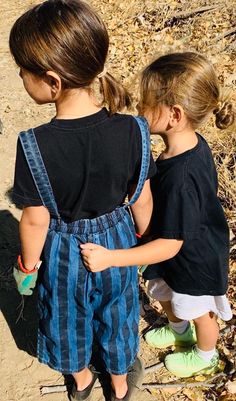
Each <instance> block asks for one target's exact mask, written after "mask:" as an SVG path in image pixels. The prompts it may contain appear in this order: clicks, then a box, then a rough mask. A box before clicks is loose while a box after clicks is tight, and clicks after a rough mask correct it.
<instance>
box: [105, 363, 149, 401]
mask: <svg viewBox="0 0 236 401" xmlns="http://www.w3.org/2000/svg"><path fill="white" fill-rule="evenodd" d="M143 377H144V367H143V363H142V360H141V359H140V358H139V357H137V358H136V360H135V362H134V364H133V365H132V366H131V368H130V369H129V370H128V374H127V384H128V391H127V393H126V395H125V396H124V397H123V398H116V396H115V393H114V391H112V392H111V400H110V401H131V400H132V398H133V395H135V393H136V392H137V390H138V389H139V388H140V387H141V385H142V382H143Z"/></svg>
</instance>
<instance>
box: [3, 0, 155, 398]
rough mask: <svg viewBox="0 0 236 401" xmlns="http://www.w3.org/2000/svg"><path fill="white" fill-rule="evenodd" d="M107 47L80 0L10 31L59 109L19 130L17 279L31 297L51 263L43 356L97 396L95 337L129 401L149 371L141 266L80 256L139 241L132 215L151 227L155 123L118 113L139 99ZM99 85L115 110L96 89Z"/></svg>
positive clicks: (33, 78)
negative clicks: (95, 247) (101, 267)
mask: <svg viewBox="0 0 236 401" xmlns="http://www.w3.org/2000/svg"><path fill="white" fill-rule="evenodd" d="M108 44H109V41H108V35H107V31H106V28H105V26H104V24H103V22H102V21H101V19H100V18H99V17H98V15H97V14H96V13H95V12H94V11H93V10H92V9H91V8H90V6H89V5H87V4H86V3H83V2H81V1H77V0H76V1H74V0H67V1H62V0H55V1H45V2H44V3H42V4H40V5H38V6H35V7H33V8H32V9H30V10H29V11H27V12H26V13H25V14H23V15H22V16H21V17H20V18H19V19H18V20H17V21H16V22H15V24H14V26H13V28H12V30H11V34H10V49H11V52H12V55H13V57H14V59H15V61H16V63H17V65H18V66H19V67H20V76H21V78H22V80H23V83H24V86H25V89H26V91H27V92H28V93H29V95H30V96H31V97H32V98H33V99H34V100H35V101H36V102H37V103H38V104H45V103H55V106H56V116H55V118H54V119H52V120H51V121H50V122H48V123H46V124H44V125H42V126H39V127H36V128H34V129H30V130H28V131H27V132H22V133H21V134H20V136H19V141H18V146H17V158H16V168H15V182H14V191H13V197H14V200H15V202H16V203H18V204H21V205H22V206H23V208H24V209H23V214H22V218H21V221H20V238H21V249H22V253H21V256H19V258H18V268H17V269H15V278H16V281H17V283H18V288H19V290H20V291H21V293H22V294H30V293H31V289H30V287H31V286H32V285H33V283H34V282H35V279H36V276H37V271H38V270H37V269H38V268H39V265H40V259H42V265H41V267H40V269H39V276H38V284H39V336H38V358H39V361H41V362H43V363H45V364H47V365H49V366H50V367H52V368H53V369H56V370H58V371H60V372H63V373H65V374H66V373H67V374H68V373H71V374H72V375H73V376H74V379H75V385H74V388H73V391H72V394H71V399H72V400H87V399H89V397H90V393H91V390H92V388H93V386H94V383H95V380H96V378H97V375H96V373H95V372H93V371H91V370H90V368H89V364H90V359H91V352H92V343H93V339H94V338H95V339H96V342H97V343H98V345H99V346H100V350H99V351H100V356H101V358H102V360H103V362H104V364H105V368H106V370H107V371H108V372H109V373H110V375H111V384H112V391H111V398H110V399H111V400H116V399H117V400H118V399H122V400H130V399H131V394H133V390H134V389H135V387H137V386H138V385H139V384H140V383H141V381H142V374H143V371H142V363H141V360H140V359H139V358H137V352H138V343H139V341H138V322H139V305H138V280H137V269H136V268H133V267H129V266H127V268H126V269H123V268H111V269H107V270H106V271H104V272H102V273H97V274H94V273H91V272H90V271H88V270H87V269H86V268H85V266H84V264H83V262H82V260H81V256H80V244H82V243H85V242H95V243H98V244H101V245H103V246H108V247H110V248H114V249H115V248H130V247H132V246H134V245H135V244H136V235H135V229H134V223H133V220H134V222H135V225H136V230H137V231H138V232H139V233H140V234H144V233H145V232H146V231H147V230H148V227H149V222H150V217H151V213H152V196H151V191H150V184H149V178H150V177H151V176H152V175H153V174H154V173H155V170H156V168H155V164H154V162H153V159H152V157H150V146H149V134H148V129H147V124H146V121H145V119H141V118H134V117H132V116H129V115H124V114H117V113H116V111H118V110H121V109H122V108H124V107H125V106H129V105H130V97H129V95H128V93H127V92H126V91H125V89H124V88H123V87H122V86H121V85H120V84H119V83H118V82H117V81H116V80H115V79H114V78H113V77H112V76H111V75H110V74H109V73H108V72H106V70H105V67H104V64H105V60H106V56H107V52H108ZM96 82H97V84H99V85H100V92H101V94H102V95H103V104H106V105H108V108H109V111H108V110H107V109H106V108H101V106H100V105H99V102H98V100H96V99H95V97H94V95H93V88H92V85H93V84H94V83H96ZM127 195H128V197H129V199H130V201H129V203H128V204H126V205H125V206H124V200H125V198H126V196H127ZM128 206H130V208H131V210H132V215H133V219H132V218H131V214H130V212H129V210H128V209H129V208H128ZM127 374H128V377H127Z"/></svg>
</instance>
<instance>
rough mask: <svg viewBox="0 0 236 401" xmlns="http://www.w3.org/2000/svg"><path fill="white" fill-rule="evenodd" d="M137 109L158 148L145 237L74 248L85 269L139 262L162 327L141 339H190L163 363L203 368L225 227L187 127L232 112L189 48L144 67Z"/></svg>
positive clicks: (224, 269) (222, 275)
mask: <svg viewBox="0 0 236 401" xmlns="http://www.w3.org/2000/svg"><path fill="white" fill-rule="evenodd" d="M139 107H140V112H141V114H144V115H145V117H146V118H147V119H148V121H149V125H150V129H151V132H152V133H153V134H159V135H160V136H161V137H162V138H163V141H164V143H165V146H166V148H165V150H164V151H163V152H162V153H161V155H160V156H159V158H158V159H157V161H156V167H157V173H156V175H155V177H154V178H153V180H152V192H153V196H154V212H153V218H152V223H153V224H152V235H153V238H154V240H153V241H151V242H149V243H147V244H145V245H141V246H139V247H136V248H134V249H130V250H115V251H111V250H104V249H103V248H101V247H99V246H96V245H92V244H86V245H81V248H82V249H83V251H82V253H83V257H84V261H85V264H86V266H87V267H88V268H89V269H90V270H92V271H93V272H95V271H100V270H103V269H105V268H106V267H107V266H108V265H109V266H110V265H111V264H113V265H114V266H116V265H118V266H122V265H125V264H129V265H130V264H140V265H149V266H147V267H146V270H145V268H144V269H143V270H144V273H143V274H144V277H145V278H146V279H148V280H149V289H148V291H149V294H150V295H151V296H152V297H153V298H156V299H158V300H159V301H160V303H161V305H162V306H163V308H164V310H165V312H166V314H167V317H168V319H169V324H168V325H167V326H165V327H162V328H159V329H153V330H150V331H149V332H148V333H147V334H146V336H145V338H146V341H147V342H148V344H150V345H151V346H154V347H157V348H164V347H168V346H170V345H183V346H189V345H193V344H195V343H197V344H196V345H195V346H194V347H193V348H191V349H190V350H188V351H186V352H177V353H174V354H171V355H168V356H167V357H166V359H165V365H166V367H167V369H169V371H170V372H172V373H173V374H175V375H176V376H179V377H189V376H192V375H195V374H198V373H200V372H202V373H210V372H213V371H215V370H217V368H218V360H219V356H218V352H217V351H216V348H215V346H216V342H217V339H218V333H219V329H218V324H217V321H216V316H217V315H218V316H220V317H221V318H222V319H224V320H229V319H231V317H232V313H231V310H230V306H229V302H228V300H227V298H226V295H225V294H226V290H227V276H228V257H229V232H228V226H227V223H226V219H225V216H224V213H223V209H222V207H221V205H220V201H219V199H218V197H217V174H216V168H215V165H214V161H213V158H212V154H211V151H210V149H209V147H208V145H207V143H206V141H205V140H204V139H203V137H202V136H201V135H199V134H198V133H196V131H195V130H196V128H197V127H199V125H200V124H201V123H203V122H204V121H205V120H206V118H207V117H208V116H209V115H210V113H212V112H213V113H214V114H215V117H216V125H217V127H218V128H220V129H223V128H226V127H228V126H230V125H231V124H233V122H234V119H235V113H234V111H233V108H232V104H231V103H230V102H229V101H228V100H227V99H226V98H225V97H224V96H223V94H221V93H220V88H219V84H218V81H217V77H216V74H215V71H214V69H213V67H212V65H211V64H210V63H209V62H208V61H207V60H206V59H205V58H204V57H203V56H201V55H199V54H197V53H193V52H186V53H174V54H169V55H165V56H163V57H160V58H158V59H157V60H156V61H154V62H153V63H151V64H150V65H149V66H148V67H147V68H146V69H145V70H144V72H143V74H142V79H141V100H140V104H139ZM189 320H193V321H194V324H190V323H189Z"/></svg>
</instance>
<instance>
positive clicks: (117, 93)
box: [98, 71, 132, 114]
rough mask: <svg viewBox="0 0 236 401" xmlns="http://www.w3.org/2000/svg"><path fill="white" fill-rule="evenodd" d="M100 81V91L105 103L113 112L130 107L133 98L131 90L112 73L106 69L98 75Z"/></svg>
mask: <svg viewBox="0 0 236 401" xmlns="http://www.w3.org/2000/svg"><path fill="white" fill-rule="evenodd" d="M98 79H99V83H100V92H101V94H102V96H103V102H102V103H103V104H106V105H107V106H108V108H109V110H110V113H111V114H114V113H116V112H117V111H121V110H123V109H124V108H125V107H126V108H128V109H129V108H130V107H131V104H132V98H131V95H130V94H129V92H128V91H127V90H126V89H125V88H124V86H123V85H122V84H120V83H119V82H118V81H117V80H116V79H115V78H114V77H113V76H112V75H111V74H109V73H108V72H106V71H104V74H101V75H100V76H98Z"/></svg>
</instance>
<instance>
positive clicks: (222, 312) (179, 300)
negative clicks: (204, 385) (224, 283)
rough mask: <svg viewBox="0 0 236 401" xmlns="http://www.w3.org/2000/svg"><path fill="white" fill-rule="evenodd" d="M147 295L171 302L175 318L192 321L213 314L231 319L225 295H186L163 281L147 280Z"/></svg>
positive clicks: (224, 318)
mask: <svg viewBox="0 0 236 401" xmlns="http://www.w3.org/2000/svg"><path fill="white" fill-rule="evenodd" d="M147 292H148V295H149V296H150V297H151V298H154V299H157V300H158V301H163V302H165V301H171V306H172V311H173V313H174V314H175V316H176V317H178V318H179V319H183V320H192V319H196V318H198V317H200V316H203V315H205V314H206V313H208V312H214V313H215V314H216V315H217V316H219V317H220V318H221V319H222V320H230V319H232V316H233V315H232V311H231V308H230V304H229V301H228V299H227V297H226V295H220V296H213V295H199V296H195V295H188V294H180V293H177V292H175V291H173V290H172V289H171V288H170V287H169V286H168V285H167V284H166V282H165V281H164V280H163V279H154V280H149V282H148V289H147Z"/></svg>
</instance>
